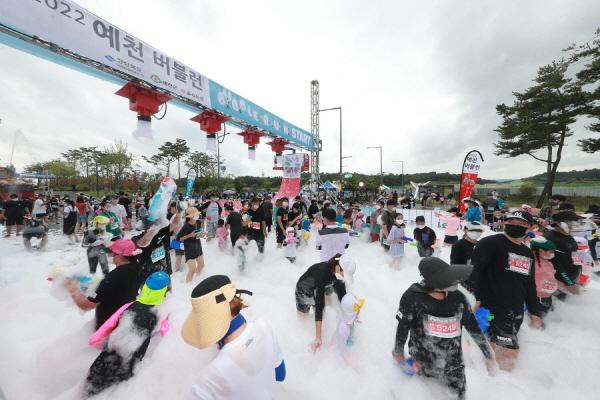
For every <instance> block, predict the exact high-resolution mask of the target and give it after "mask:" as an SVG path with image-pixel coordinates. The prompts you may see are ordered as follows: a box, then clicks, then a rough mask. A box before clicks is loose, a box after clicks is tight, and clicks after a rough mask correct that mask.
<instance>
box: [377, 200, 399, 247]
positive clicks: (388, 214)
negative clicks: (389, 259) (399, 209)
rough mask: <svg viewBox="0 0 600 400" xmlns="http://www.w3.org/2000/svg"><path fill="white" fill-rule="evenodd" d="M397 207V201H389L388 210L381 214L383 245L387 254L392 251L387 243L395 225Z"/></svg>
mask: <svg viewBox="0 0 600 400" xmlns="http://www.w3.org/2000/svg"><path fill="white" fill-rule="evenodd" d="M397 205H398V204H397V203H396V201H395V200H393V199H390V200H388V201H387V203H386V209H385V210H384V211H383V212H382V214H381V233H382V236H381V244H382V246H383V248H384V250H385V251H386V252H387V251H389V249H390V246H389V244H388V243H387V237H388V235H389V234H390V231H391V230H392V227H393V226H394V224H395V218H394V214H396V206H397Z"/></svg>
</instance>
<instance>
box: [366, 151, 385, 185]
mask: <svg viewBox="0 0 600 400" xmlns="http://www.w3.org/2000/svg"><path fill="white" fill-rule="evenodd" d="M367 149H379V175H380V182H381V184H382V185H383V146H369V147H367Z"/></svg>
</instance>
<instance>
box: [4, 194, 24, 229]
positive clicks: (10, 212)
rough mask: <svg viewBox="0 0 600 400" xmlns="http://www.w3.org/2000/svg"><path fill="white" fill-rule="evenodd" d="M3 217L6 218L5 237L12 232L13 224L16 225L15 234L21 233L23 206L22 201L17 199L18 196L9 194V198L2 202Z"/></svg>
mask: <svg viewBox="0 0 600 400" xmlns="http://www.w3.org/2000/svg"><path fill="white" fill-rule="evenodd" d="M2 216H3V219H4V220H6V233H5V234H4V236H5V237H9V236H10V235H11V234H12V230H13V226H15V225H16V226H17V236H19V235H21V228H23V217H24V216H25V206H24V205H23V202H22V201H21V200H19V196H17V195H16V194H14V193H13V194H11V195H10V198H9V199H8V200H7V201H6V202H5V203H4V212H3V214H2Z"/></svg>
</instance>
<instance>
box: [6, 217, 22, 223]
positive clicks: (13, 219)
mask: <svg viewBox="0 0 600 400" xmlns="http://www.w3.org/2000/svg"><path fill="white" fill-rule="evenodd" d="M13 225H23V216H20V217H17V216H12V215H7V216H6V226H13Z"/></svg>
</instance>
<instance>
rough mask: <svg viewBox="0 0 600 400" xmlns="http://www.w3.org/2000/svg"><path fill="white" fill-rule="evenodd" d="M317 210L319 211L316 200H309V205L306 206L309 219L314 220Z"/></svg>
mask: <svg viewBox="0 0 600 400" xmlns="http://www.w3.org/2000/svg"><path fill="white" fill-rule="evenodd" d="M318 212H319V205H318V204H317V201H316V200H311V201H310V206H309V207H308V218H310V220H311V221H314V219H315V214H316V213H318Z"/></svg>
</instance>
